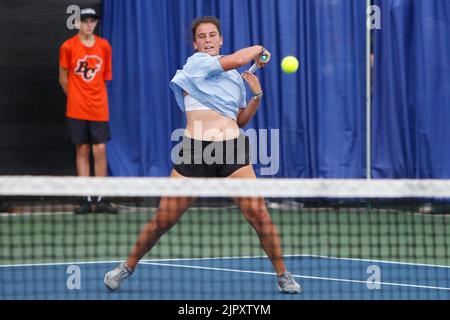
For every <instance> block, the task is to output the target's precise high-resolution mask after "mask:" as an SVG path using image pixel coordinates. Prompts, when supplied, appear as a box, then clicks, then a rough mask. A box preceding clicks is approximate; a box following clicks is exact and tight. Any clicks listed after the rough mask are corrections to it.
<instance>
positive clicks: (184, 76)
mask: <svg viewBox="0 0 450 320" xmlns="http://www.w3.org/2000/svg"><path fill="white" fill-rule="evenodd" d="M219 58H220V56H210V55H209V54H207V53H202V52H197V53H195V54H193V55H192V56H191V57H189V58H188V60H187V61H186V64H185V65H184V66H183V69H182V70H177V73H176V74H175V76H174V77H173V79H172V80H171V81H170V84H169V85H170V87H171V89H172V90H173V92H174V94H175V98H176V100H177V103H178V105H179V106H180V108H181V110H183V112H185V107H184V97H183V90H184V91H186V92H187V93H189V95H191V96H192V97H193V98H195V99H197V100H198V101H199V102H200V103H202V104H203V105H205V106H206V107H208V108H210V109H212V110H214V111H217V112H218V113H220V114H222V115H224V116H226V117H229V118H231V119H234V120H236V116H237V113H238V111H239V108H246V107H247V103H246V97H245V96H246V93H245V85H244V81H243V80H242V77H241V75H240V74H239V72H237V71H236V70H230V71H224V70H223V68H222V66H221V65H220V62H219Z"/></svg>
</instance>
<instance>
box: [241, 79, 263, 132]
mask: <svg viewBox="0 0 450 320" xmlns="http://www.w3.org/2000/svg"><path fill="white" fill-rule="evenodd" d="M242 78H244V80H245V82H247V84H248V86H249V87H250V90H251V92H252V94H253V95H252V98H251V100H250V101H249V102H248V103H247V107H246V108H245V109H240V110H239V112H238V115H237V124H238V126H239V128H243V127H245V126H246V125H247V124H248V123H249V122H250V121H251V120H252V118H253V116H254V115H255V113H256V111H257V110H258V108H259V105H260V104H261V97H262V96H260V97H259V98H257V99H255V98H254V97H255V96H256V95H261V94H262V89H261V84H260V83H259V79H258V77H257V76H255V75H254V74H252V73H250V72H244V73H243V74H242Z"/></svg>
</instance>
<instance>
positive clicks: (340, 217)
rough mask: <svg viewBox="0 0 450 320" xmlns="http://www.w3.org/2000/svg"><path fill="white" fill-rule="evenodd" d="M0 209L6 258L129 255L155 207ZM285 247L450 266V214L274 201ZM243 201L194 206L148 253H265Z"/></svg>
mask: <svg viewBox="0 0 450 320" xmlns="http://www.w3.org/2000/svg"><path fill="white" fill-rule="evenodd" d="M34 210H35V213H33V214H29V215H23V214H22V215H20V214H19V215H4V216H1V217H0V241H1V248H0V257H1V259H0V260H1V264H2V265H5V264H28V263H30V264H32V263H46V262H71V261H111V260H123V259H125V258H126V257H127V255H128V252H129V250H130V249H131V247H132V246H133V244H134V243H135V241H136V239H137V236H138V234H139V231H140V230H141V229H142V227H143V226H144V224H145V222H146V221H147V220H148V219H149V218H150V217H151V216H152V215H153V213H154V208H139V209H138V210H137V209H135V208H134V209H133V208H125V209H124V208H122V209H121V212H120V213H119V214H117V215H107V214H88V215H82V216H78V215H73V214H71V213H68V212H65V213H63V212H59V213H58V212H54V213H50V214H43V212H44V211H45V209H43V210H41V212H39V210H37V209H36V208H35V209H34ZM271 215H272V218H273V221H274V222H275V224H276V225H277V227H278V230H279V232H280V234H281V238H282V245H283V254H284V255H320V256H327V257H342V258H356V259H374V260H383V261H395V262H410V263H423V264H433V265H446V266H450V237H449V236H448V233H449V232H448V229H449V228H448V224H449V219H450V217H449V216H445V215H442V216H438V215H424V214H418V213H414V212H403V211H394V210H386V209H376V210H368V209H365V208H361V209H357V208H341V209H331V208H327V209H324V208H316V209H311V208H310V209H301V208H297V209H295V210H293V209H290V210H282V209H271ZM264 255H265V254H264V252H263V251H262V250H261V248H260V245H259V241H258V238H257V235H256V233H255V232H254V231H253V229H252V228H251V227H250V225H249V224H248V223H247V222H246V220H245V219H244V218H243V216H242V214H241V213H240V212H239V210H238V209H237V208H236V207H233V206H230V207H221V208H202V209H199V208H191V209H190V210H188V212H186V214H185V215H184V216H183V217H182V219H181V220H180V222H179V223H178V224H177V225H175V227H173V229H172V230H170V231H169V233H168V234H166V235H165V236H163V238H162V239H161V240H160V242H159V243H158V244H157V246H156V247H155V248H154V249H153V250H152V251H151V253H150V254H148V255H147V256H146V257H145V258H147V259H180V258H203V257H205V258H207V257H242V256H264Z"/></svg>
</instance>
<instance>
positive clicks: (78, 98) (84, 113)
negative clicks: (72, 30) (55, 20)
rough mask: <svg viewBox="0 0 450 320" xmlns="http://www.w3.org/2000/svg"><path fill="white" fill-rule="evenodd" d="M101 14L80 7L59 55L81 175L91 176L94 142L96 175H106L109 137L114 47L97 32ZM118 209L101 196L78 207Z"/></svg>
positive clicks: (85, 209)
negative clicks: (76, 22) (109, 84)
mask: <svg viewBox="0 0 450 320" xmlns="http://www.w3.org/2000/svg"><path fill="white" fill-rule="evenodd" d="M98 21H99V16H98V15H97V13H96V12H95V10H94V9H91V8H86V9H82V10H81V21H80V29H79V32H78V34H77V35H76V36H74V37H72V38H70V39H69V40H67V41H66V42H64V43H63V45H62V46H61V49H60V55H59V83H60V84H61V86H62V88H63V90H64V92H65V93H66V95H67V112H66V116H67V127H68V133H69V140H70V141H71V142H72V143H73V144H75V145H76V166H77V173H78V176H89V175H90V165H89V155H90V151H91V146H92V152H93V155H94V172H95V176H98V177H104V176H106V175H107V159H106V142H107V141H109V140H110V136H111V134H110V129H109V110H108V95H107V91H106V83H105V81H108V80H112V57H111V56H112V49H111V45H110V44H109V42H108V41H107V40H106V39H103V38H100V37H98V36H96V35H94V30H95V28H96V26H97V24H98ZM88 212H105V213H117V209H116V208H114V207H112V206H111V205H110V204H109V203H108V202H106V201H105V200H102V199H101V198H99V199H98V200H97V202H96V203H95V205H93V203H92V201H91V199H90V197H88V199H87V201H85V202H83V203H82V204H81V206H80V207H79V208H77V209H76V210H75V213H77V214H83V213H88Z"/></svg>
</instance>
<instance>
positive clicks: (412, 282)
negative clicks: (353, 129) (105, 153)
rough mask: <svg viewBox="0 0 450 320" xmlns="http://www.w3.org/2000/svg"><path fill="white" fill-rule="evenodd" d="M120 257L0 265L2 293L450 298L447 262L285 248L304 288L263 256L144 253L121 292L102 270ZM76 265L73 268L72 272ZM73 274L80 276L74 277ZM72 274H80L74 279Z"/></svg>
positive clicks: (181, 297)
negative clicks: (297, 252) (289, 291)
mask: <svg viewBox="0 0 450 320" xmlns="http://www.w3.org/2000/svg"><path fill="white" fill-rule="evenodd" d="M116 265H117V262H81V263H63V264H35V265H19V266H12V265H9V266H8V265H3V266H1V267H0V281H1V289H0V298H1V299H2V300H5V299H8V300H11V299H52V300H65V299H68V300H78V299H82V300H86V299H95V300H105V299H107V300H117V299H120V300H142V299H144V300H310V299H314V300H322V299H326V300H335V299H346V300H386V299H388V300H389V299H395V300H398V299H401V300H404V299H405V300H407V299H413V300H416V299H420V300H423V299H433V300H436V299H445V300H446V299H450V267H448V266H434V265H424V264H406V263H393V262H387V261H371V260H356V259H343V258H330V257H319V256H303V255H301V256H288V257H286V265H287V267H288V268H289V270H290V271H291V272H292V273H293V274H294V276H295V278H296V280H297V281H298V282H300V284H301V285H302V288H303V292H302V294H300V295H285V294H281V293H279V291H278V289H277V285H276V280H275V275H274V273H273V269H272V266H271V264H270V261H269V260H268V259H267V258H266V257H236V258H212V259H183V260H143V261H141V263H140V264H139V266H138V268H137V269H136V271H135V273H134V274H133V275H132V277H130V278H129V279H127V280H126V281H125V282H124V284H123V286H122V288H121V289H120V290H119V291H116V292H110V291H108V290H107V289H106V288H105V287H104V285H103V277H104V275H105V273H106V272H107V271H109V270H110V269H112V268H113V267H114V266H116ZM74 270H76V272H74ZM74 277H75V278H74ZM74 279H75V280H74Z"/></svg>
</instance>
